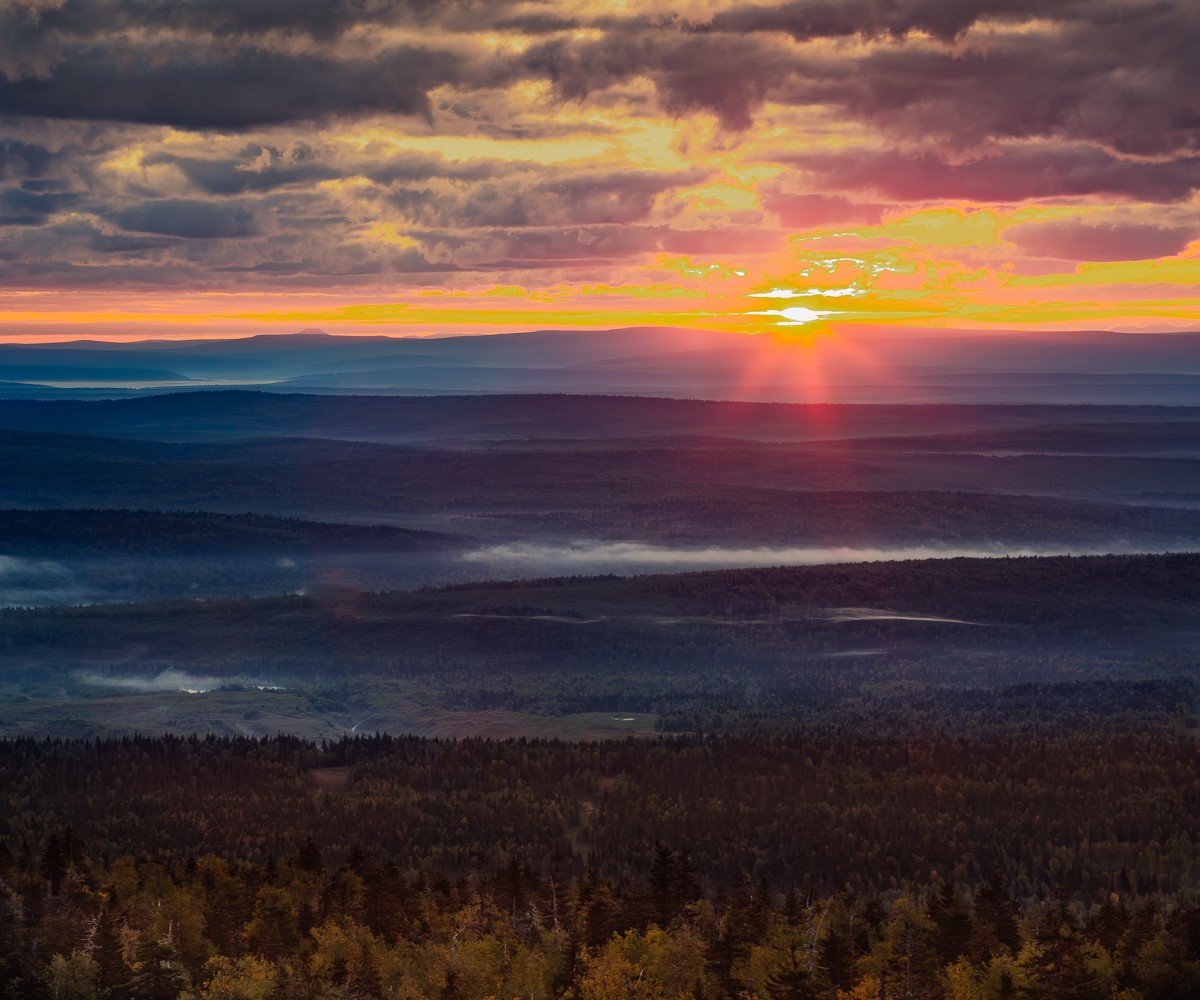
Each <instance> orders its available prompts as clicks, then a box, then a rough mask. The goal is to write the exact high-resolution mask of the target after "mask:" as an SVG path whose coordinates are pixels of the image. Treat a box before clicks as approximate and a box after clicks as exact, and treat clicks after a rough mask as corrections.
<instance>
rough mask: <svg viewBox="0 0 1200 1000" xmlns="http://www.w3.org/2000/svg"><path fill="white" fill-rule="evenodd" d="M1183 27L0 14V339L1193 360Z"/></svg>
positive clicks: (668, 8)
mask: <svg viewBox="0 0 1200 1000" xmlns="http://www.w3.org/2000/svg"><path fill="white" fill-rule="evenodd" d="M1197 51H1200V4H1197V3H1195V2H1191V0H1180V2H1170V0H1166V2H1163V0H795V2H784V3H748V2H727V0H681V2H678V3H664V2H642V0H612V2H585V0H545V2H543V0H522V2H509V0H403V2H400V0H0V338H5V339H9V340H37V339H73V338H78V337H103V338H117V339H122V338H131V339H138V338H144V337H185V338H194V337H207V336H229V335H239V336H244V335H246V334H254V333H277V332H291V331H294V330H297V329H300V328H302V327H317V328H320V329H322V330H326V331H329V332H332V333H343V334H349V333H370V334H389V335H416V336H444V335H449V334H458V333H479V332H509V331H515V330H524V329H537V328H554V329H561V328H597V329H604V328H611V327H622V326H644V325H669V326H683V327H694V328H697V329H705V330H721V331H731V332H739V333H772V334H775V335H777V336H780V337H796V338H804V337H806V336H812V335H816V334H820V333H825V332H829V331H834V332H837V331H839V330H843V331H844V330H854V331H879V332H886V333H888V334H889V335H893V334H894V333H895V332H896V331H899V332H900V333H901V334H902V333H903V332H904V331H906V330H914V329H918V328H920V329H926V330H927V329H930V328H935V329H936V328H950V329H976V328H978V329H988V330H1016V329H1049V330H1073V329H1090V330H1096V329H1109V330H1122V331H1130V332H1141V331H1180V330H1198V329H1200V199H1198V197H1197V188H1198V187H1200V100H1198V99H1197V96H1196V95H1197V94H1200V59H1197V58H1196V52H1197Z"/></svg>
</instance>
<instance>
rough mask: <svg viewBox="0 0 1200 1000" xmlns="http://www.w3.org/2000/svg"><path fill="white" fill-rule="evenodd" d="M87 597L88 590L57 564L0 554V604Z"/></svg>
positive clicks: (83, 601) (49, 602) (25, 604)
mask: <svg viewBox="0 0 1200 1000" xmlns="http://www.w3.org/2000/svg"><path fill="white" fill-rule="evenodd" d="M90 600H91V595H90V594H89V592H88V590H87V589H86V588H84V587H81V586H80V585H79V583H78V581H77V580H76V578H75V574H74V573H73V572H72V571H71V570H70V569H69V568H68V567H66V566H64V565H62V564H61V563H58V562H54V561H53V560H50V559H27V558H22V557H20V556H6V555H3V554H0V607H7V608H14V607H18V608H19V607H35V606H46V605H54V604H87V603H90Z"/></svg>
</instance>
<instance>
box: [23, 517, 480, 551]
mask: <svg viewBox="0 0 1200 1000" xmlns="http://www.w3.org/2000/svg"><path fill="white" fill-rule="evenodd" d="M465 544H468V540H467V539H464V538H462V537H460V536H455V535H448V534H445V533H442V532H436V531H418V530H412V529H404V528H396V527H392V526H390V525H355V524H332V523H329V522H323V521H303V520H300V519H298V518H290V517H271V516H268V515H264V514H250V513H247V514H214V513H208V512H205V511H158V510H128V509H121V510H94V509H85V510H0V551H3V552H4V553H5V554H7V555H39V556H41V555H57V554H60V553H61V554H70V555H84V556H91V555H115V554H127V553H138V554H155V553H189V552H196V553H204V554H206V555H211V554H213V553H217V552H225V551H235V552H256V551H260V550H269V551H271V552H280V553H286V552H289V551H293V552H294V551H314V550H315V551H338V550H344V551H351V552H355V551H358V552H366V551H370V552H379V551H384V552H420V551H427V550H431V549H433V550H440V549H445V548H449V547H462V546H463V545H465Z"/></svg>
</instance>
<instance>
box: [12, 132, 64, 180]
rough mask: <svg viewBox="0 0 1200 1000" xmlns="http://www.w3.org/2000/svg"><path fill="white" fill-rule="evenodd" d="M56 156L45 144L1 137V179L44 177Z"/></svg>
mask: <svg viewBox="0 0 1200 1000" xmlns="http://www.w3.org/2000/svg"><path fill="white" fill-rule="evenodd" d="M54 159H55V156H54V154H53V153H51V152H50V150H48V149H46V147H45V146H41V145H39V144H37V143H35V142H22V141H21V140H19V139H0V180H21V179H25V178H30V177H42V176H43V175H44V174H45V173H46V172H47V171H48V170H49V169H50V165H51V164H52V163H53V162H54Z"/></svg>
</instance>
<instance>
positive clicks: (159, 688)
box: [71, 668, 283, 694]
mask: <svg viewBox="0 0 1200 1000" xmlns="http://www.w3.org/2000/svg"><path fill="white" fill-rule="evenodd" d="M71 676H72V678H73V679H74V681H75V682H76V683H77V684H79V685H81V686H83V687H88V688H96V689H102V690H105V691H114V692H123V693H127V694H164V693H170V692H184V693H187V694H205V693H207V692H209V691H215V690H218V689H225V690H233V689H241V688H246V687H253V688H256V689H258V690H260V691H279V690H283V688H282V687H281V686H280V685H277V684H268V683H264V682H263V681H259V680H249V679H247V678H244V677H237V678H231V677H202V676H199V675H197V674H190V673H188V672H187V671H185V670H176V669H173V668H168V669H166V670H161V671H159V673H157V674H155V675H154V676H153V677H149V676H147V677H127V676H126V677H114V676H111V675H108V674H100V673H96V672H95V671H87V670H77V671H75V672H74V673H73V674H72V675H71Z"/></svg>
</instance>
